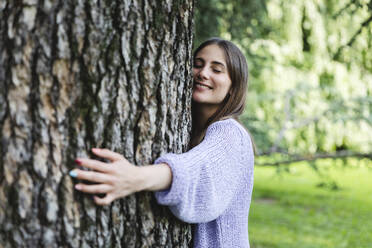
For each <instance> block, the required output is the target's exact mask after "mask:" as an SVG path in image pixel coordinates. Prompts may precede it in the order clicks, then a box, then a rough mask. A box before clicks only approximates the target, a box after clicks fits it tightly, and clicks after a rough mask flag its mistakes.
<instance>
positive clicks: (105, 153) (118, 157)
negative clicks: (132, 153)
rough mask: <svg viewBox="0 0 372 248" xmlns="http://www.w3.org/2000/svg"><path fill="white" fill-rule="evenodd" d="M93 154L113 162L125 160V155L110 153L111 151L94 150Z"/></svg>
mask: <svg viewBox="0 0 372 248" xmlns="http://www.w3.org/2000/svg"><path fill="white" fill-rule="evenodd" d="M92 152H93V153H94V154H96V155H97V156H98V157H101V158H106V159H108V160H110V161H111V162H115V161H118V160H122V159H125V158H124V156H123V155H121V154H119V153H116V152H113V151H110V150H109V149H99V148H92Z"/></svg>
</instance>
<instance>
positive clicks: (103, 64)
mask: <svg viewBox="0 0 372 248" xmlns="http://www.w3.org/2000/svg"><path fill="white" fill-rule="evenodd" d="M193 6H194V4H193V0H177V1H150V0H143V1H130V0H123V1H114V0H113V1H88V0H80V1H72V0H68V1H49V0H43V1H42V0H39V1H37V0H27V1H26V0H24V1H11V0H9V1H1V2H0V33H1V34H0V130H1V136H0V137H1V142H0V154H1V156H0V223H1V224H0V247H97V246H98V247H188V246H190V245H191V228H190V226H189V225H186V224H184V223H181V222H180V221H178V220H177V219H175V218H174V217H172V215H171V214H170V212H169V211H168V209H167V208H165V207H160V206H158V205H157V204H156V201H155V200H154V197H153V194H151V193H138V194H135V195H131V196H129V197H127V198H125V199H122V200H117V201H115V202H114V203H113V204H111V206H107V207H97V206H96V205H95V204H94V202H93V201H92V199H91V196H90V195H87V194H82V193H79V192H77V191H75V190H74V189H73V185H74V184H75V183H76V182H74V180H73V179H72V178H71V177H70V176H68V172H69V171H70V170H71V169H73V168H75V163H74V159H75V158H76V157H78V156H81V157H88V156H92V154H90V152H89V151H90V148H92V147H106V148H109V149H112V150H114V151H117V152H120V153H122V154H123V155H124V156H125V157H126V158H127V159H128V160H129V161H131V162H133V163H135V164H137V165H146V164H151V163H153V161H154V159H155V158H157V157H158V156H159V155H160V154H162V153H164V152H167V151H173V152H182V151H185V149H186V146H187V143H188V140H189V131H190V128H191V122H190V120H191V116H190V106H191V101H190V99H191V56H192V55H191V48H192V31H193V30H192V17H193Z"/></svg>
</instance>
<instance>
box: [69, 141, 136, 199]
mask: <svg viewBox="0 0 372 248" xmlns="http://www.w3.org/2000/svg"><path fill="white" fill-rule="evenodd" d="M92 151H93V153H94V154H95V155H97V156H98V157H101V158H106V159H108V160H109V161H110V163H104V162H101V161H98V160H94V159H87V158H78V159H76V163H77V164H79V165H81V166H83V167H86V168H89V169H92V170H91V171H85V170H79V169H74V170H72V171H70V176H72V177H74V178H77V179H81V180H86V181H90V182H94V183H96V184H83V183H78V184H76V185H75V189H77V190H79V191H82V192H85V193H89V194H106V195H105V197H103V198H100V197H98V196H94V201H95V203H96V204H98V205H109V204H110V203H111V202H112V201H114V200H115V199H118V198H121V197H125V196H127V195H130V194H132V193H135V192H137V191H140V190H142V188H141V185H142V182H141V179H142V178H141V173H140V167H137V166H134V165H133V164H131V163H129V162H128V160H126V159H125V158H124V157H123V156H122V155H120V154H119V153H116V152H113V151H110V150H108V149H98V148H93V149H92Z"/></svg>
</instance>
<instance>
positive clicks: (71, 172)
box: [69, 171, 77, 177]
mask: <svg viewBox="0 0 372 248" xmlns="http://www.w3.org/2000/svg"><path fill="white" fill-rule="evenodd" d="M69 174H70V177H77V173H76V171H70V173H69Z"/></svg>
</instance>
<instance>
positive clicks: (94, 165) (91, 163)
mask: <svg viewBox="0 0 372 248" xmlns="http://www.w3.org/2000/svg"><path fill="white" fill-rule="evenodd" d="M75 162H76V163H77V164H79V165H81V166H83V167H86V168H89V169H92V170H96V171H102V172H107V171H109V170H110V167H109V166H107V164H106V163H104V162H101V161H98V160H94V159H89V158H78V159H76V160H75Z"/></svg>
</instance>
